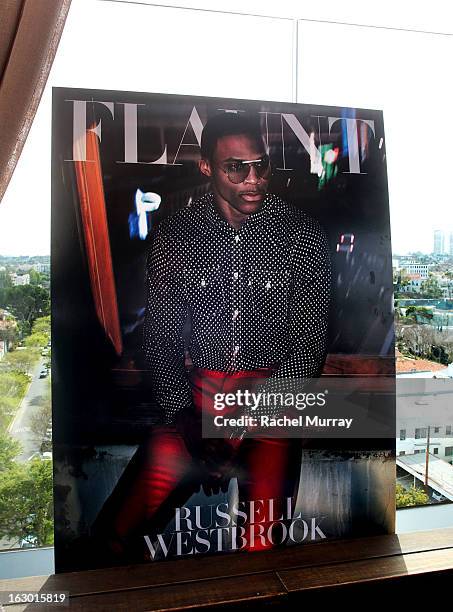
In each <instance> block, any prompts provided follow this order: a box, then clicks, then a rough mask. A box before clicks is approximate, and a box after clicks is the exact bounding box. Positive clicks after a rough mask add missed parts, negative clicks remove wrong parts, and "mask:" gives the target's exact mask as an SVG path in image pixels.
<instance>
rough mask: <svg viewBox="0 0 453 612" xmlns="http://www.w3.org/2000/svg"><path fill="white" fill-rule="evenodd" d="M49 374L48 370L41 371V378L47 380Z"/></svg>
mask: <svg viewBox="0 0 453 612" xmlns="http://www.w3.org/2000/svg"><path fill="white" fill-rule="evenodd" d="M47 374H48V372H47V370H46V369H43V370H41V372H40V373H39V378H45V377H46V376H47Z"/></svg>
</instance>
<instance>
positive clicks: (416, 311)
mask: <svg viewBox="0 0 453 612" xmlns="http://www.w3.org/2000/svg"><path fill="white" fill-rule="evenodd" d="M433 316H434V315H433V313H432V311H431V310H430V309H429V308H426V307H425V306H408V307H407V308H406V317H407V318H408V319H413V321H414V322H415V323H417V322H423V319H425V320H426V321H425V322H427V321H428V320H431V319H432V318H433ZM419 319H422V321H419Z"/></svg>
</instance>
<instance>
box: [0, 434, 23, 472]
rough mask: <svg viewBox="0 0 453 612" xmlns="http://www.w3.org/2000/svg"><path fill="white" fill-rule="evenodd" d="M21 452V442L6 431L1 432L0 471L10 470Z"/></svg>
mask: <svg viewBox="0 0 453 612" xmlns="http://www.w3.org/2000/svg"><path fill="white" fill-rule="evenodd" d="M20 453H21V445H20V443H19V442H18V441H17V440H14V438H11V436H10V435H9V434H7V433H6V432H0V472H4V471H5V470H9V469H10V468H11V466H12V465H13V461H14V459H15V458H16V457H17V456H18V455H20Z"/></svg>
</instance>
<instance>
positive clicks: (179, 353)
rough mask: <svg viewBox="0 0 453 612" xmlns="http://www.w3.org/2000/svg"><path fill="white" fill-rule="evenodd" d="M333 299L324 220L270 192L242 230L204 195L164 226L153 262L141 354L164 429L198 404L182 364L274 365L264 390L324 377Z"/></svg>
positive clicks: (230, 368)
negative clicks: (188, 360) (320, 374)
mask: <svg viewBox="0 0 453 612" xmlns="http://www.w3.org/2000/svg"><path fill="white" fill-rule="evenodd" d="M329 297H330V263H329V252H328V247H327V241H326V238H325V235H324V232H323V230H322V229H321V227H320V225H319V224H318V222H317V221H315V220H314V219H312V218H311V217H309V216H308V215H306V214H305V213H304V212H302V211H301V210H299V209H297V208H295V207H293V206H291V205H289V204H288V203H286V202H284V201H283V200H282V199H280V198H279V197H277V196H275V195H273V194H268V195H267V196H266V198H265V200H264V202H263V206H262V208H261V209H260V210H259V211H258V212H257V213H255V214H253V215H251V216H250V217H249V218H248V219H247V220H246V221H245V222H244V223H243V225H242V226H241V228H240V229H239V230H237V229H235V228H233V227H231V226H230V225H229V224H228V223H227V222H226V221H225V220H224V219H223V218H222V217H221V216H220V215H219V213H218V212H217V210H216V207H215V205H214V197H213V195H212V194H207V195H205V196H203V197H202V198H200V199H199V200H197V201H196V202H194V203H192V205H191V206H189V207H187V208H183V209H181V210H179V211H178V212H177V213H176V214H175V215H173V216H171V217H169V218H167V219H165V220H164V221H162V222H161V223H160V225H159V226H158V227H157V228H156V230H155V231H154V234H153V236H152V239H151V246H150V251H149V256H148V298H147V307H146V317H145V327H144V351H145V358H146V363H147V367H148V368H149V369H150V370H151V372H152V376H153V381H154V392H155V397H156V401H157V402H158V404H159V405H160V407H161V408H162V410H163V414H164V418H165V422H167V423H172V422H174V419H175V416H176V414H177V412H178V411H180V410H183V409H184V408H185V407H188V406H190V405H191V403H192V394H191V389H190V385H189V381H188V378H187V373H186V371H185V366H184V348H185V347H184V339H183V331H184V328H185V326H186V327H187V325H188V324H189V326H190V333H189V337H190V340H189V347H188V348H189V352H190V355H191V357H192V361H193V364H194V366H196V367H201V368H207V369H211V370H219V371H223V372H234V371H238V370H255V369H257V368H267V367H273V368H275V372H274V374H273V375H272V376H271V378H270V379H269V381H268V383H267V385H269V386H271V385H272V384H273V383H278V381H280V382H283V380H287V379H301V378H310V377H312V376H315V375H317V372H318V370H319V367H320V365H321V364H322V361H323V359H324V356H325V351H326V337H327V320H328V307H329Z"/></svg>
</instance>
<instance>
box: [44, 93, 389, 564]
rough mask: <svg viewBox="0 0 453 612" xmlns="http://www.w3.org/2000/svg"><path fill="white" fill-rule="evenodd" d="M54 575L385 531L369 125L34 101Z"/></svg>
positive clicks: (83, 100)
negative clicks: (44, 153) (47, 108)
mask: <svg viewBox="0 0 453 612" xmlns="http://www.w3.org/2000/svg"><path fill="white" fill-rule="evenodd" d="M52 129H53V137H52V138H53V140H52V143H53V144H52V346H53V373H54V375H53V381H52V385H53V387H52V391H53V427H54V453H53V459H54V491H55V557H56V570H57V571H58V572H62V571H72V570H79V569H89V568H94V567H108V566H113V565H125V564H130V563H155V562H159V561H165V560H168V559H183V558H193V557H196V556H199V555H213V554H248V553H254V552H259V551H263V550H272V549H274V548H280V547H285V546H296V545H302V544H306V543H310V542H314V541H316V542H317V541H323V540H326V541H329V540H332V539H335V538H344V537H352V536H363V535H370V534H379V533H391V532H392V531H393V529H394V480H395V456H394V455H395V453H394V445H395V441H394V427H395V425H394V419H395V414H394V408H395V406H394V337H393V311H392V267H391V243H390V221H389V207H388V191H387V174H386V160H385V139H384V126H383V116H382V112H380V111H376V110H367V109H355V108H340V107H335V106H314V105H303V104H291V103H278V102H263V101H251V100H234V99H218V98H206V97H193V96H178V95H164V94H154V93H153V94H151V93H149V94H148V93H137V92H122V91H103V90H82V89H63V88H57V89H54V90H53V128H52Z"/></svg>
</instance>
